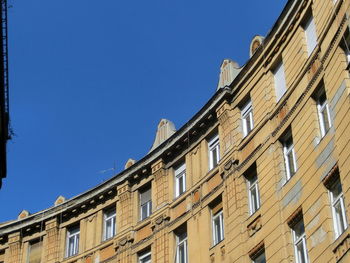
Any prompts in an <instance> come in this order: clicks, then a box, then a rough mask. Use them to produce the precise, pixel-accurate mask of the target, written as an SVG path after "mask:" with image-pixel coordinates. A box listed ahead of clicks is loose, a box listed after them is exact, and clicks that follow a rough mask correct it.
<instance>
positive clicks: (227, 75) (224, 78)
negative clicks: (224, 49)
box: [217, 59, 241, 90]
mask: <svg viewBox="0 0 350 263" xmlns="http://www.w3.org/2000/svg"><path fill="white" fill-rule="evenodd" d="M240 71H241V68H240V67H239V65H238V63H237V62H234V61H232V60H230V59H225V60H224V61H223V62H222V64H221V67H220V77H219V83H218V87H217V90H219V89H222V88H225V87H228V86H230V85H231V83H232V82H233V80H234V79H235V78H236V77H237V75H238V73H239V72H240Z"/></svg>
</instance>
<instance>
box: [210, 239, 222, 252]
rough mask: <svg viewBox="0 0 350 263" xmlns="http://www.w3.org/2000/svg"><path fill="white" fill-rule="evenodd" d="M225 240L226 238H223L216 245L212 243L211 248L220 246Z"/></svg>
mask: <svg viewBox="0 0 350 263" xmlns="http://www.w3.org/2000/svg"><path fill="white" fill-rule="evenodd" d="M224 241H225V238H223V239H222V240H220V241H219V242H218V243H216V244H215V245H212V246H211V247H210V248H209V250H212V249H215V248H216V247H217V246H219V245H220V244H223V242H224Z"/></svg>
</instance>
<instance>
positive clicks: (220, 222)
mask: <svg viewBox="0 0 350 263" xmlns="http://www.w3.org/2000/svg"><path fill="white" fill-rule="evenodd" d="M212 224H213V226H212V227H213V245H214V246H215V245H216V244H218V243H220V242H221V241H222V240H224V215H223V213H222V209H221V210H220V211H218V212H216V213H215V214H214V213H213V216H212Z"/></svg>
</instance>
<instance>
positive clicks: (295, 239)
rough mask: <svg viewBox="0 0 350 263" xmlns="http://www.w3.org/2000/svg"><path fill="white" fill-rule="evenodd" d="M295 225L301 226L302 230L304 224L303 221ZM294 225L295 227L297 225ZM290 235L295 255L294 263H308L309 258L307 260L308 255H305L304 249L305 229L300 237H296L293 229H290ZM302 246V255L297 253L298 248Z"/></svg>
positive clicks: (305, 249) (305, 250)
mask: <svg viewBox="0 0 350 263" xmlns="http://www.w3.org/2000/svg"><path fill="white" fill-rule="evenodd" d="M297 224H303V228H304V222H303V221H299V222H298V223H297ZM297 224H296V225H297ZM292 234H293V245H294V255H295V262H296V263H303V262H305V263H308V262H309V258H308V254H307V248H306V235H305V228H304V233H302V234H301V235H300V237H297V235H296V231H295V230H294V228H293V229H292ZM300 245H301V246H302V247H301V248H302V249H301V251H302V253H303V254H300V253H298V251H299V249H298V247H299V246H300ZM301 257H303V258H304V260H302V258H301Z"/></svg>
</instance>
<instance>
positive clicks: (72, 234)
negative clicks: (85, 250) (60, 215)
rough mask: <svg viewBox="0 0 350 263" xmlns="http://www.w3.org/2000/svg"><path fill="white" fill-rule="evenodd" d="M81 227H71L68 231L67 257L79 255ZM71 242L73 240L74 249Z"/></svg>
mask: <svg viewBox="0 0 350 263" xmlns="http://www.w3.org/2000/svg"><path fill="white" fill-rule="evenodd" d="M79 239H80V227H79V226H76V227H71V228H68V229H67V238H66V257H72V256H75V255H77V254H78V253H79ZM70 240H73V243H72V247H71V246H70V245H71V242H70Z"/></svg>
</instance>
